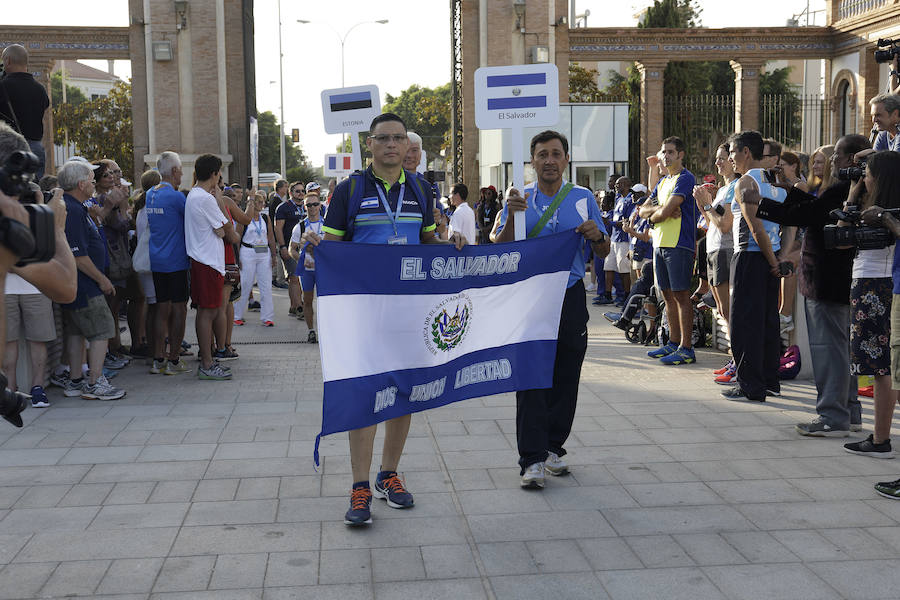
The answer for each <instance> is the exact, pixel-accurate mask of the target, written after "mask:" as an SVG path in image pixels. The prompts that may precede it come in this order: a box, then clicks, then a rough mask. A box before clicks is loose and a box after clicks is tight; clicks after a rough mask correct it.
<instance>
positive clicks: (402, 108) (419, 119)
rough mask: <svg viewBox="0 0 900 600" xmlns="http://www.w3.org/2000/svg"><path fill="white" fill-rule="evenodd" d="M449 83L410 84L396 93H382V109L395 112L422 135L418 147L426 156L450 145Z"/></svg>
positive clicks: (435, 153) (436, 153) (409, 127)
mask: <svg viewBox="0 0 900 600" xmlns="http://www.w3.org/2000/svg"><path fill="white" fill-rule="evenodd" d="M451 95H452V93H451V91H450V84H449V83H446V84H444V85H442V86H440V87H436V88H434V89H431V88H427V87H421V86H418V85H413V86H410V87H409V88H408V89H405V90H403V91H402V92H401V93H400V95H399V96H391V95H390V94H387V95H386V96H385V103H384V111H385V112H392V113H394V114H396V115H398V116H399V117H400V118H401V119H403V120H404V121H405V122H406V127H407V128H408V129H409V130H410V131H415V132H416V133H418V134H419V135H420V136H422V149H423V150H425V152H426V153H427V156H428V157H429V158H434V157H435V156H438V155H440V151H441V150H442V149H445V150H446V149H448V148H449V147H450V143H449V142H450V100H451Z"/></svg>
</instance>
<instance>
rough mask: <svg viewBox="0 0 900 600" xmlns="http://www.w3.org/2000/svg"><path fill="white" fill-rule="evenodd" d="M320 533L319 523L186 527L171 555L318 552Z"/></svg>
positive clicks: (179, 534) (179, 533)
mask: <svg viewBox="0 0 900 600" xmlns="http://www.w3.org/2000/svg"><path fill="white" fill-rule="evenodd" d="M151 531H156V530H151ZM319 533H320V527H319V524H318V523H274V524H273V523H267V524H263V525H211V526H198V527H182V528H181V530H180V531H179V532H178V538H177V539H176V540H175V545H174V546H173V547H172V549H171V552H170V554H171V555H172V556H194V555H197V554H242V553H251V554H253V553H258V552H292V551H298V550H314V549H318V548H319Z"/></svg>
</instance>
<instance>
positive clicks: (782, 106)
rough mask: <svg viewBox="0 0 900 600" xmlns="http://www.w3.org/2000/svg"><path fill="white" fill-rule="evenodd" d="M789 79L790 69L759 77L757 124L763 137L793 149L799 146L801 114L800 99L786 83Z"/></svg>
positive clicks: (774, 71) (789, 84) (773, 71)
mask: <svg viewBox="0 0 900 600" xmlns="http://www.w3.org/2000/svg"><path fill="white" fill-rule="evenodd" d="M790 75H791V67H784V68H782V69H773V70H772V71H767V72H764V73H761V74H760V76H759V123H760V132H761V133H762V134H763V137H771V138H775V139H776V140H778V141H779V142H781V143H782V144H784V145H785V146H786V147H792V146H795V147H796V146H799V145H800V142H801V137H802V127H803V113H802V101H801V98H800V95H799V94H798V93H797V91H796V90H795V89H794V86H792V85H791V83H790V81H789V80H788V78H789V77H790Z"/></svg>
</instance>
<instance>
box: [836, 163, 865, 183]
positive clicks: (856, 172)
mask: <svg viewBox="0 0 900 600" xmlns="http://www.w3.org/2000/svg"><path fill="white" fill-rule="evenodd" d="M865 176H866V161H865V160H860V161H857V163H856V164H855V165H853V166H850V167H845V168H843V169H838V172H837V178H838V179H840V180H841V181H859V180H860V179H862V178H863V177H865Z"/></svg>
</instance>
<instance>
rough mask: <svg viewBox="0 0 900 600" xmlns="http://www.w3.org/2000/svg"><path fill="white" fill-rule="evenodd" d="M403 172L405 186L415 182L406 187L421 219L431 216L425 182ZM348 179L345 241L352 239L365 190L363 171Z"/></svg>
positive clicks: (428, 192)
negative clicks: (404, 174) (420, 211)
mask: <svg viewBox="0 0 900 600" xmlns="http://www.w3.org/2000/svg"><path fill="white" fill-rule="evenodd" d="M405 172H406V182H407V184H409V183H410V182H411V181H414V182H415V185H409V186H408V187H409V188H410V189H412V192H413V195H414V196H415V197H416V201H418V203H419V208H421V209H422V218H423V219H424V218H425V215H430V214H431V203H430V202H429V201H428V198H429V196H430V195H431V193H430V192H431V189H428V190H426V189H425V187H424V183H423V182H424V181H425V180H424V178H422V177H419V176H418V175H417V174H415V173H410V172H409V171H405ZM349 179H350V192H349V193H348V196H349V198H350V199H349V200H348V201H347V233H346V234H345V235H344V239H346V240H350V239H352V238H353V229H354V227H355V225H354V223H355V222H356V215H357V214H358V213H359V207H360V205H362V201H363V193H364V192H365V189H366V174H365V171H354V172H353V174H352V175H350V178H349ZM426 192H427V193H426Z"/></svg>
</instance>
